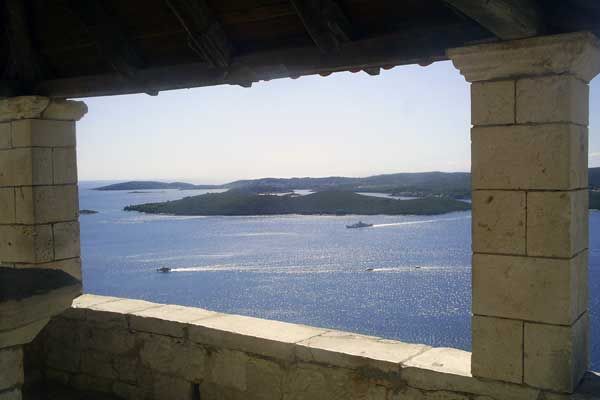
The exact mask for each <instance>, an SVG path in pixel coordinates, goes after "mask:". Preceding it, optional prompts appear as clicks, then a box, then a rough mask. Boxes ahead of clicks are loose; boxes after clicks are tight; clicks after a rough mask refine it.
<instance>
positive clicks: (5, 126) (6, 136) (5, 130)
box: [0, 122, 12, 150]
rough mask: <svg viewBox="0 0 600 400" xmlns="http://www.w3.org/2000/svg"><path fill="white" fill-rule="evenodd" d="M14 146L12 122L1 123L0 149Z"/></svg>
mask: <svg viewBox="0 0 600 400" xmlns="http://www.w3.org/2000/svg"><path fill="white" fill-rule="evenodd" d="M11 147H12V141H11V134H10V123H8V122H7V123H1V124H0V150H5V149H10V148H11Z"/></svg>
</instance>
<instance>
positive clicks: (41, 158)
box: [0, 148, 52, 186]
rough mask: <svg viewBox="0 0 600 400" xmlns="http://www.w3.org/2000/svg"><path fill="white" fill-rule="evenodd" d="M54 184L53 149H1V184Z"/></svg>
mask: <svg viewBox="0 0 600 400" xmlns="http://www.w3.org/2000/svg"><path fill="white" fill-rule="evenodd" d="M51 184H52V149H44V148H23V149H10V150H0V186H31V185H51Z"/></svg>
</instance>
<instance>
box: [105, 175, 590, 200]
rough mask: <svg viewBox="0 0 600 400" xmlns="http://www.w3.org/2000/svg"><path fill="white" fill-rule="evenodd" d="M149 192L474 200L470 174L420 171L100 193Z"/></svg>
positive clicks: (138, 185)
mask: <svg viewBox="0 0 600 400" xmlns="http://www.w3.org/2000/svg"><path fill="white" fill-rule="evenodd" d="M589 185H590V188H592V189H600V168H590V169H589ZM148 189H188V190H191V189H237V190H244V191H248V192H252V193H277V192H290V191H292V190H301V189H309V190H313V191H315V192H319V191H330V190H336V191H351V192H381V193H392V194H395V195H406V196H414V197H429V196H438V197H439V196H441V197H450V198H455V199H464V198H470V197H471V174H470V173H468V172H452V173H448V172H417V173H399V174H387V175H375V176H369V177H364V178H348V177H341V176H332V177H327V178H309V177H306V178H261V179H249V180H240V181H234V182H230V183H227V184H224V185H193V184H190V183H184V182H173V183H165V182H154V181H131V182H124V183H117V184H114V185H108V186H103V187H100V188H97V190H148Z"/></svg>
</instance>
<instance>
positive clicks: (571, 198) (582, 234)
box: [527, 190, 589, 258]
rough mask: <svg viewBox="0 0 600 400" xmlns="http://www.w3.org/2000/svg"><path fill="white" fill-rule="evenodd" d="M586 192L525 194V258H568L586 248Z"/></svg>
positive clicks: (587, 202) (587, 205) (587, 203)
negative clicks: (526, 256)
mask: <svg viewBox="0 0 600 400" xmlns="http://www.w3.org/2000/svg"><path fill="white" fill-rule="evenodd" d="M588 207H589V197H588V191H587V190H577V191H569V192H532V193H528V194H527V254H528V255H530V256H544V257H565V258H570V257H572V256H573V255H575V254H577V253H578V252H580V251H582V250H584V249H586V248H587V247H588V213H589V211H588Z"/></svg>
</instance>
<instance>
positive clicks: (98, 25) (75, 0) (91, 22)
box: [69, 0, 144, 80]
mask: <svg viewBox="0 0 600 400" xmlns="http://www.w3.org/2000/svg"><path fill="white" fill-rule="evenodd" d="M69 5H70V9H71V11H73V12H74V13H75V14H76V15H77V16H78V17H79V19H80V20H81V22H82V23H83V24H84V25H85V27H86V28H87V29H88V31H89V33H90V35H91V38H92V39H93V40H94V41H95V42H96V46H97V48H98V51H99V53H100V55H101V57H102V58H104V59H105V60H106V61H107V62H108V63H109V64H110V65H111V67H112V68H113V70H114V71H115V72H117V73H118V74H120V75H122V76H123V77H125V78H128V79H132V80H135V79H137V78H136V77H137V74H138V69H139V68H142V67H143V66H144V62H143V61H142V59H141V57H140V56H139V54H138V53H137V51H136V50H135V48H134V46H133V45H132V44H131V42H130V40H129V38H128V37H127V35H126V34H125V32H123V30H122V29H121V27H120V25H119V23H118V22H117V21H116V20H115V18H114V17H113V16H111V15H109V14H108V12H107V11H106V10H105V9H104V7H103V6H102V2H100V1H97V0H71V1H70V2H69Z"/></svg>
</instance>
